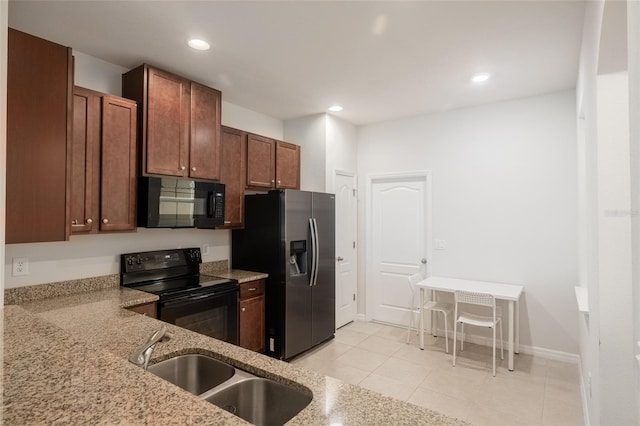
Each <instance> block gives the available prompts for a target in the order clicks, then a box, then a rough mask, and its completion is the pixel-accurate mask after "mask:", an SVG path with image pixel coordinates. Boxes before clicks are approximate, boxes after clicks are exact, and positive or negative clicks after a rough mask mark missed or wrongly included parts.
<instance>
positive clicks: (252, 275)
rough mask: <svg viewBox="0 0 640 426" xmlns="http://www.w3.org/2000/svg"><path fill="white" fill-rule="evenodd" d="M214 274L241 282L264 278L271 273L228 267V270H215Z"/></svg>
mask: <svg viewBox="0 0 640 426" xmlns="http://www.w3.org/2000/svg"><path fill="white" fill-rule="evenodd" d="M214 275H215V276H216V277H220V278H230V279H234V280H238V282H239V283H240V284H242V283H246V282H249V281H255V280H260V279H264V278H267V277H268V276H269V274H265V273H262V272H251V271H242V270H240V269H228V270H226V271H215V273H214Z"/></svg>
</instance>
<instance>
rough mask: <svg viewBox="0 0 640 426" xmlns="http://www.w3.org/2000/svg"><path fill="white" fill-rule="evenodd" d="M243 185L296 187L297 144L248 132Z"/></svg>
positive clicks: (297, 177) (298, 165)
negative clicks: (245, 172) (245, 181)
mask: <svg viewBox="0 0 640 426" xmlns="http://www.w3.org/2000/svg"><path fill="white" fill-rule="evenodd" d="M246 185H247V188H249V189H257V190H261V189H262V190H264V189H300V146H299V145H294V144H292V143H287V142H281V141H277V140H275V139H271V138H266V137H264V136H258V135H253V134H249V135H248V137H247V184H246Z"/></svg>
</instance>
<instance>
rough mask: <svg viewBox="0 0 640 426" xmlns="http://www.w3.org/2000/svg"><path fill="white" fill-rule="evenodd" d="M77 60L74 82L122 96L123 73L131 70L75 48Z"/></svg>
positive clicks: (74, 53)
mask: <svg viewBox="0 0 640 426" xmlns="http://www.w3.org/2000/svg"><path fill="white" fill-rule="evenodd" d="M73 57H74V62H75V75H74V76H73V78H74V84H75V85H76V86H80V87H86V88H87V89H93V90H96V91H98V92H104V93H108V94H110V95H116V96H122V74H123V73H125V72H127V71H129V70H128V69H126V68H123V67H121V66H119V65H114V64H112V63H109V62H106V61H103V60H102V59H98V58H96V57H94V56H90V55H87V54H84V53H82V52H79V51H77V50H73Z"/></svg>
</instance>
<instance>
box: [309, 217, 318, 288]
mask: <svg viewBox="0 0 640 426" xmlns="http://www.w3.org/2000/svg"><path fill="white" fill-rule="evenodd" d="M314 225H315V224H314V222H313V218H309V230H310V231H311V273H310V274H309V287H313V281H314V277H315V275H316V267H317V265H316V252H317V249H316V230H315V227H314Z"/></svg>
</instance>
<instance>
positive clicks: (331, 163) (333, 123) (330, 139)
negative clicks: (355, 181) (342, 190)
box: [326, 115, 358, 192]
mask: <svg viewBox="0 0 640 426" xmlns="http://www.w3.org/2000/svg"><path fill="white" fill-rule="evenodd" d="M326 125H327V127H326V129H327V144H326V149H327V165H326V188H327V191H328V192H334V191H335V185H334V181H335V176H336V173H335V172H336V170H339V171H343V172H351V173H355V172H356V171H357V167H358V155H357V154H358V145H357V143H356V141H357V131H356V127H355V126H354V125H353V124H351V123H349V122H346V121H344V120H342V119H340V118H337V117H335V116H333V115H327V121H326Z"/></svg>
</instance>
